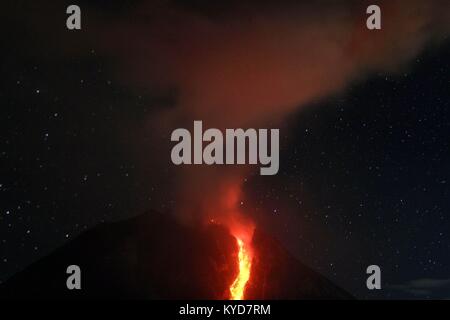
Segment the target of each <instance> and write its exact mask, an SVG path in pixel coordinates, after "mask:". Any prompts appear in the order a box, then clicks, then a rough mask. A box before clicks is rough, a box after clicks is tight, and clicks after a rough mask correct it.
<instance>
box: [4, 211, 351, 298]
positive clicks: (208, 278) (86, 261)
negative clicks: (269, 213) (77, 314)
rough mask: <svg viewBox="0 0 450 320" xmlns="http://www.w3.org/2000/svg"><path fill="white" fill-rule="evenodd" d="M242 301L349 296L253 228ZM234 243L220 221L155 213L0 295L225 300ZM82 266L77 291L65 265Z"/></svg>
mask: <svg viewBox="0 0 450 320" xmlns="http://www.w3.org/2000/svg"><path fill="white" fill-rule="evenodd" d="M253 248H254V252H255V257H254V260H253V264H252V271H251V277H250V280H249V282H248V283H247V289H246V292H245V298H246V299H351V298H352V296H351V295H350V294H348V293H347V292H345V291H344V290H343V289H341V288H339V287H337V286H336V285H334V284H333V283H332V282H331V281H329V280H328V279H326V278H325V277H323V276H321V275H320V274H318V273H316V272H314V271H313V270H311V269H310V268H308V267H306V266H305V265H303V264H302V263H301V262H299V261H298V260H296V259H295V258H294V257H292V256H291V255H290V254H289V253H288V252H287V251H286V250H284V249H283V248H282V247H281V246H280V245H279V244H278V243H277V242H276V241H275V240H274V239H272V238H270V237H269V236H267V235H265V234H264V233H263V232H261V231H260V230H258V229H256V230H255V234H254V237H253ZM237 254H238V246H237V243H236V239H235V238H234V237H233V236H231V235H230V233H229V232H228V230H227V229H226V228H224V227H222V226H219V225H207V226H204V225H203V226H200V225H199V226H193V225H184V224H181V223H179V222H178V221H176V220H175V219H173V218H172V217H171V216H170V215H168V214H166V215H163V214H160V213H156V212H153V211H151V212H148V213H146V214H143V215H140V216H137V217H135V218H131V219H128V220H125V221H120V222H115V223H108V224H102V225H99V226H97V227H95V228H93V229H91V230H89V231H87V232H85V233H83V234H81V235H80V236H78V237H77V238H75V239H74V240H72V241H71V242H69V243H67V244H66V245H64V246H63V247H61V248H59V249H57V250H56V251H55V252H53V253H52V254H50V255H49V256H47V257H45V258H43V259H41V260H40V261H38V262H36V263H34V264H32V265H31V266H29V267H28V268H27V269H25V270H24V271H22V272H19V273H18V274H16V275H15V276H13V277H12V278H10V279H9V280H8V281H6V282H5V283H4V284H3V285H2V286H1V287H0V298H13V299H14V298H38V299H46V298H57V299H73V298H80V299H83V298H125V299H129V298H130V299H134V298H137V299H227V298H228V297H229V287H230V284H231V283H232V282H233V279H234V278H235V277H236V275H237V273H238V265H237ZM69 265H78V266H79V267H80V268H81V290H68V289H67V287H66V280H67V277H68V276H69V275H68V274H66V269H67V267H68V266H69Z"/></svg>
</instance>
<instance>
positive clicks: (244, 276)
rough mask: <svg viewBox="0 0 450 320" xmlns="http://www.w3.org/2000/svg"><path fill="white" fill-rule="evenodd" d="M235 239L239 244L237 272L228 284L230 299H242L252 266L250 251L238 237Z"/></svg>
mask: <svg viewBox="0 0 450 320" xmlns="http://www.w3.org/2000/svg"><path fill="white" fill-rule="evenodd" d="M236 239H237V243H238V246H239V254H238V259H239V273H238V275H237V277H236V279H235V280H234V282H233V284H232V285H231V286H230V293H231V297H230V299H231V300H242V299H244V290H245V285H246V284H247V281H248V279H250V268H251V266H252V261H251V256H250V253H249V251H248V250H247V248H246V247H245V244H244V242H243V241H242V240H241V239H239V238H236Z"/></svg>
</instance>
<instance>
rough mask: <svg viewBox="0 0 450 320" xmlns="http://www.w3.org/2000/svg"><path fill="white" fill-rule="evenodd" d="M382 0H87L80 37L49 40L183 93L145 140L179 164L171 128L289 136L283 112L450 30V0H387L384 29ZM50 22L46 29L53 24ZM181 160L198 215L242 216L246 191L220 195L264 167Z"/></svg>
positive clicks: (162, 91) (120, 73)
mask: <svg viewBox="0 0 450 320" xmlns="http://www.w3.org/2000/svg"><path fill="white" fill-rule="evenodd" d="M370 4H373V2H372V1H318V2H315V3H314V4H310V3H309V4H303V3H299V2H298V1H288V2H283V3H280V2H279V1H273V2H272V1H229V2H226V3H223V4H217V3H215V4H212V3H211V2H210V1H194V2H191V4H190V5H186V4H185V3H184V2H181V1H153V2H145V1H133V2H132V5H130V6H125V7H124V6H118V9H117V10H114V6H113V7H112V8H110V10H108V11H106V12H105V11H102V10H100V9H99V8H98V7H95V6H92V4H91V3H89V4H88V3H86V4H83V3H82V4H81V6H82V8H83V9H84V8H86V6H89V8H90V11H88V14H86V10H84V11H83V12H84V13H83V14H84V16H83V17H84V18H83V28H84V29H83V31H82V33H78V34H75V35H73V38H71V39H72V40H71V42H70V46H69V47H67V46H65V45H64V44H62V45H60V44H59V42H58V41H52V43H51V44H48V43H47V46H50V47H58V46H62V47H63V48H62V49H63V50H61V48H59V50H60V51H62V54H63V55H70V56H73V55H74V54H75V55H78V56H82V55H83V54H84V53H83V52H89V51H90V48H92V47H95V48H96V50H97V52H98V54H99V55H102V56H103V57H105V59H106V60H107V61H109V62H111V65H112V66H114V67H113V68H114V72H115V74H116V80H117V81H119V82H121V83H122V84H123V85H125V86H128V87H129V88H132V89H133V90H136V89H137V90H144V91H147V92H150V94H152V95H156V96H158V95H160V96H164V95H167V93H170V95H171V96H173V97H175V103H174V106H173V107H171V108H164V107H163V108H161V109H158V108H157V109H158V110H157V111H155V112H154V113H152V116H150V117H149V118H148V119H146V126H145V128H144V130H142V131H141V135H143V136H146V137H148V136H151V137H152V138H146V139H142V140H143V141H146V143H147V144H149V145H148V146H142V145H141V146H139V147H138V148H139V149H140V150H141V152H140V155H139V156H140V157H141V158H143V159H144V160H142V161H143V162H144V166H145V165H146V166H147V167H152V168H167V167H168V166H171V162H170V156H169V155H170V148H171V143H170V139H169V137H170V132H171V131H172V130H174V129H176V128H180V127H184V128H191V126H192V123H193V120H202V121H203V122H204V124H205V127H216V128H222V129H223V128H237V127H244V128H245V127H255V128H280V127H281V130H282V131H281V132H282V135H283V134H285V133H283V131H284V130H286V131H287V130H289V129H288V128H283V120H284V119H286V118H287V117H288V116H289V115H291V114H293V113H294V112H298V111H299V110H301V109H302V108H304V107H306V106H307V105H308V104H309V103H311V102H314V101H316V100H319V99H323V98H324V97H326V96H328V95H332V94H334V93H337V92H339V91H342V90H344V89H345V87H346V86H348V85H349V84H351V83H353V82H356V81H359V80H361V79H364V78H365V77H368V76H370V75H371V74H373V73H376V72H397V71H398V70H402V69H403V68H407V63H408V61H410V60H411V59H412V58H414V57H415V56H416V55H417V54H419V53H420V51H421V50H422V49H423V48H424V47H425V46H427V45H432V44H437V43H439V42H440V41H444V40H445V39H447V38H448V34H449V31H450V30H449V29H450V25H449V24H448V21H450V3H449V2H448V1H446V0H444V1H440V0H435V1H426V0H411V1H402V0H390V1H377V4H378V5H379V6H380V7H381V10H382V30H376V31H370V30H367V28H366V19H367V15H366V8H367V6H368V5H370ZM45 8H46V10H52V9H51V8H52V6H49V5H48V6H46V7H45ZM88 10H89V9H88ZM55 16H58V17H60V16H59V15H56V14H55ZM52 21H53V20H52ZM55 21H56V18H55ZM55 21H53V22H55ZM40 23H41V24H40V30H47V31H48V30H49V29H46V28H49V25H47V26H46V25H45V24H42V22H40ZM53 24H54V23H53ZM45 34H46V36H45V37H48V34H49V33H48V32H45ZM63 34H64V36H66V35H67V32H66V30H64V31H63V30H59V31H57V32H54V33H53V36H52V37H51V39H55V38H58V37H63ZM36 37H37V36H36ZM42 37H44V36H43V35H42ZM71 37H72V36H71ZM74 44H75V45H74ZM361 107H364V106H361ZM148 149H151V150H150V151H142V150H148ZM155 154H157V155H158V157H155V156H154V155H155ZM149 161H150V162H149ZM281 163H282V159H281ZM172 169H173V170H172ZM172 169H170V170H169V171H170V172H169V173H168V174H171V175H174V176H175V177H174V179H173V184H174V185H175V186H176V187H177V188H178V189H179V198H178V200H177V202H178V203H179V206H180V209H179V211H183V215H184V217H186V216H189V217H191V218H194V219H195V215H196V214H197V213H196V212H215V213H216V216H219V217H220V216H226V217H230V216H233V217H234V216H236V213H235V212H236V210H237V207H238V204H239V201H238V199H235V201H234V202H233V201H231V203H232V205H220V204H222V203H224V202H225V203H229V202H228V201H229V199H230V198H231V199H234V198H235V197H234V196H227V195H228V194H229V193H232V194H237V195H240V193H241V191H240V186H241V184H242V181H243V179H244V178H245V177H246V176H247V175H248V174H250V173H251V170H253V168H249V167H228V166H217V167H206V166H202V167H200V168H197V167H193V166H185V167H177V168H172ZM255 170H256V168H255ZM153 171H160V170H158V169H153ZM161 172H166V171H162V170H161ZM153 174H154V173H153ZM227 190H231V191H227ZM228 197H230V198H228ZM237 198H239V196H238V197H237ZM229 204H230V203H229ZM219 207H220V208H219ZM186 208H188V209H186ZM187 211H191V212H192V214H188V213H186V212H187ZM224 211H225V212H224Z"/></svg>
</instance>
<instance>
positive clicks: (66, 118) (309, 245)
mask: <svg viewBox="0 0 450 320" xmlns="http://www.w3.org/2000/svg"><path fill="white" fill-rule="evenodd" d="M138 2H139V1H134V2H132V5H129V6H128V5H110V4H106V1H96V2H95V5H93V6H92V7H91V6H87V5H86V13H88V12H90V11H89V10H93V12H96V13H97V14H98V12H100V11H101V12H102V14H103V19H105V20H106V21H108V22H110V21H113V20H114V19H116V20H117V19H123V20H125V21H130V20H132V19H128V20H127V19H124V18H123V17H129V15H128V13H129V11H128V10H131V9H129V7H130V8H134V5H135V3H138ZM85 3H86V2H80V5H81V6H82V9H83V4H85ZM249 3H251V2H249ZM404 3H406V1H405V2H404ZM21 5H24V4H16V5H14V7H11V8H9V10H6V12H8V17H5V18H4V19H3V21H2V24H3V27H2V31H1V33H2V38H3V39H4V40H3V42H4V43H6V44H7V46H6V48H4V49H3V50H2V59H1V67H0V68H1V71H2V80H1V83H2V85H1V87H0V101H1V111H0V115H1V116H0V119H1V120H0V121H1V125H0V130H1V132H2V134H1V139H0V164H1V165H0V170H1V171H0V198H1V199H2V200H1V201H0V281H5V280H6V279H8V277H10V276H11V275H13V274H14V273H16V272H18V271H20V270H22V269H23V268H25V267H26V266H28V265H29V264H30V263H32V262H33V261H36V260H37V259H39V258H40V257H43V256H45V255H47V254H49V253H51V252H52V251H53V250H54V249H56V248H57V247H60V246H61V245H63V244H64V243H66V242H67V241H70V240H71V239H73V238H74V237H76V236H77V235H78V234H80V233H81V232H83V231H85V230H88V229H90V228H92V227H94V226H96V225H98V224H99V223H102V222H109V221H116V220H120V219H125V218H128V217H131V216H134V215H137V214H140V213H142V212H144V211H145V210H148V209H155V210H158V211H162V212H166V211H167V212H170V211H171V210H173V208H175V207H176V206H177V201H178V200H177V196H176V193H175V192H174V190H173V188H172V186H173V185H174V184H176V183H177V177H176V175H174V174H173V171H174V168H173V165H172V164H171V163H169V162H168V161H169V160H167V159H169V154H166V151H165V149H164V148H160V144H159V143H158V144H153V141H154V140H158V141H166V142H167V144H169V139H168V137H167V136H166V135H165V133H162V132H161V131H160V130H157V129H153V127H152V125H150V126H149V121H148V119H152V118H155V117H156V114H157V113H158V112H159V111H160V110H165V109H173V108H177V106H178V105H179V100H178V99H177V97H178V96H177V93H178V91H177V88H175V89H173V88H170V90H160V88H159V87H158V88H157V89H154V88H153V87H152V86H150V89H149V87H146V86H142V85H141V84H140V81H141V78H142V77H141V76H138V77H137V78H139V81H135V79H132V80H129V78H131V76H130V75H129V74H128V73H123V72H122V68H123V65H124V63H123V60H124V58H123V53H121V54H120V55H119V54H118V55H117V56H115V55H114V54H110V52H111V51H110V50H112V49H111V48H110V47H108V48H105V46H104V45H103V44H98V46H97V45H96V41H95V40H92V36H91V35H88V30H89V22H92V20H93V19H94V18H92V17H91V18H90V17H89V16H88V17H87V18H86V19H85V20H83V23H84V25H83V28H84V29H83V30H82V31H80V32H78V33H77V34H74V35H72V34H70V35H67V36H64V37H63V38H60V34H64V32H68V31H66V29H65V17H66V15H65V6H64V4H61V5H58V7H55V8H52V10H48V8H49V5H44V4H43V5H42V7H39V5H38V4H34V5H33V8H31V7H27V9H26V10H22V8H21ZM204 7H205V6H204V3H203V2H202V1H198V2H195V3H194V5H192V7H191V8H190V9H192V10H199V12H203V11H202V10H206V12H207V13H208V14H209V13H211V12H212V13H217V12H221V11H220V10H222V8H221V7H219V8H216V7H215V8H213V9H212V8H210V7H208V6H206V9H204ZM193 8H194V9H193ZM199 8H200V9H199ZM21 12H24V14H23V15H21V14H20V13H21ZM92 16H93V15H92ZM38 17H45V18H44V19H45V21H44V22H42V30H39V29H38V30H36V29H34V28H32V26H33V25H34V24H27V23H23V21H28V20H29V21H34V22H35V21H38V20H39V19H38ZM34 22H33V23H34ZM92 24H94V23H92ZM95 28H96V29H101V28H100V27H98V26H96V27H95ZM48 30H54V32H48ZM83 37H86V38H89V41H87V40H86V41H85V40H83ZM61 39H64V40H61ZM60 41H61V42H60ZM120 50H121V49H120ZM130 50H136V48H135V47H133V46H130ZM133 57H134V54H130V59H133ZM449 71H450V41H449V39H448V35H446V36H442V37H441V38H440V41H439V42H436V43H433V44H426V45H423V47H421V48H420V50H417V54H415V55H414V56H413V57H411V58H409V59H408V60H407V61H406V63H405V65H404V66H403V65H402V67H401V68H398V69H396V70H395V71H392V72H391V71H390V70H376V71H375V72H371V73H369V74H365V75H364V76H361V77H357V79H356V80H351V81H348V82H347V83H346V85H345V87H344V88H339V89H338V90H333V91H332V92H329V93H326V94H323V95H320V96H317V97H314V99H311V100H309V101H307V103H305V104H304V105H303V107H302V108H299V109H297V110H294V111H292V112H290V114H289V116H288V117H285V118H284V119H283V127H282V128H281V130H280V133H281V134H280V138H281V141H280V143H281V151H280V171H279V173H278V175H276V176H274V177H271V178H267V177H265V176H259V175H258V172H259V171H258V170H255V172H252V173H251V174H249V175H246V176H245V177H243V190H244V193H245V198H243V199H242V201H241V202H242V203H241V206H242V209H243V210H244V211H246V212H250V213H251V215H252V217H253V219H254V221H255V223H256V225H257V226H258V227H260V228H263V229H265V230H266V231H267V232H269V233H270V234H272V235H273V236H274V237H276V238H277V239H279V240H280V241H281V242H282V243H283V244H284V245H285V246H286V248H288V249H289V251H290V252H291V253H293V254H294V255H295V256H296V257H298V258H299V259H300V260H301V261H303V262H304V263H306V264H307V265H309V266H311V267H312V268H313V269H315V270H317V271H319V272H321V273H323V274H325V275H326V276H328V277H329V278H330V279H332V280H333V281H335V282H336V283H337V284H339V285H341V286H342V287H343V288H345V289H347V290H348V291H349V292H351V293H352V294H354V295H355V296H357V297H360V298H450V255H449V252H450V216H449V211H450V202H449V199H450V91H449V88H450V72H449ZM124 79H125V80H124ZM168 129H169V130H172V129H174V128H168ZM167 147H168V146H167ZM160 150H162V151H160ZM158 152H160V153H158ZM158 154H162V155H161V157H162V158H164V161H165V160H167V161H166V162H164V161H162V162H163V163H165V166H164V165H163V166H162V168H161V166H160V165H158V166H157V165H156V164H154V163H155V162H157V160H155V159H154V157H156V156H157V155H158ZM257 171H258V172H257ZM370 264H377V265H379V266H380V267H381V270H382V285H383V289H382V290H379V291H376V292H373V291H368V290H367V288H366V285H365V279H366V277H367V276H366V273H365V269H366V267H367V266H368V265H370Z"/></svg>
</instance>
